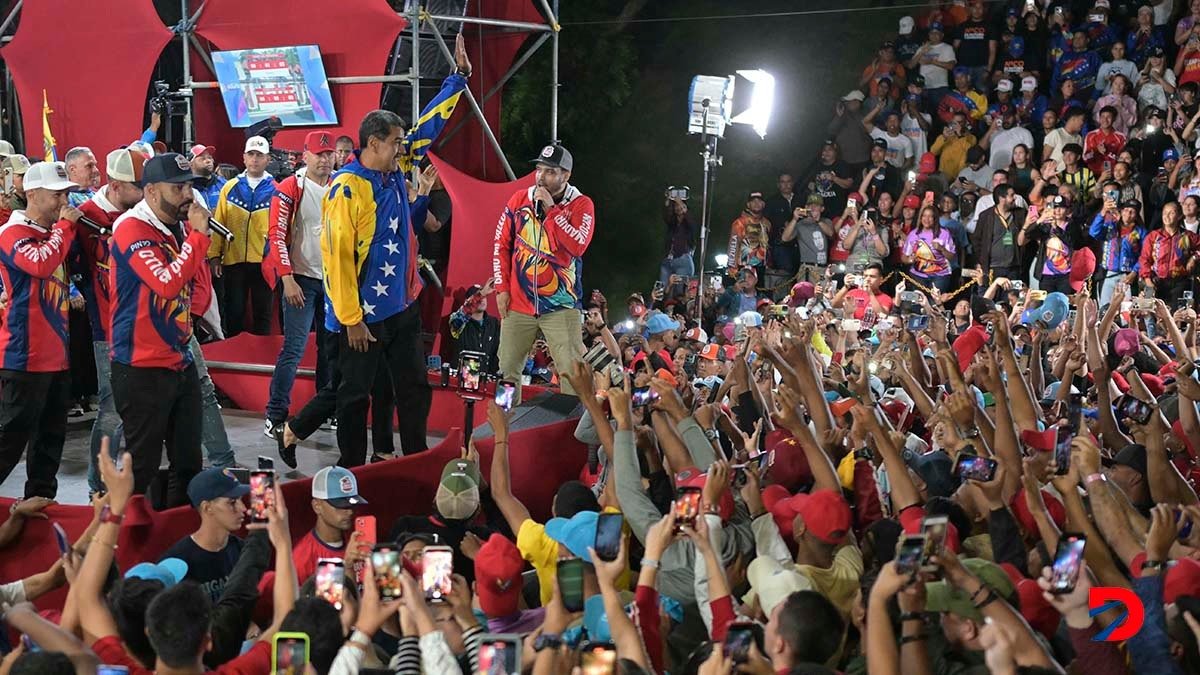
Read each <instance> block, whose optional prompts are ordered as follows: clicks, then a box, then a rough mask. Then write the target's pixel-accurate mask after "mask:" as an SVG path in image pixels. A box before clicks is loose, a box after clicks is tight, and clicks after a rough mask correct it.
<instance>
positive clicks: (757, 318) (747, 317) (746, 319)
mask: <svg viewBox="0 0 1200 675" xmlns="http://www.w3.org/2000/svg"><path fill="white" fill-rule="evenodd" d="M734 323H740V324H742V325H743V326H746V327H747V328H762V315H761V314H759V313H758V312H751V311H749V310H747V311H745V312H742V313H741V314H739V315H738V317H737V318H736V319H734Z"/></svg>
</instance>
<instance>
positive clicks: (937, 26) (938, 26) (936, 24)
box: [929, 21, 946, 33]
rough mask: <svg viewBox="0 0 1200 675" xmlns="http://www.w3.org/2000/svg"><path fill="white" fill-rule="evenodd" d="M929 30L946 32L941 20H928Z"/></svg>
mask: <svg viewBox="0 0 1200 675" xmlns="http://www.w3.org/2000/svg"><path fill="white" fill-rule="evenodd" d="M929 30H930V31H931V32H932V31H935V30H936V31H937V32H939V33H945V32H946V28H945V27H944V26H942V22H941V21H930V22H929Z"/></svg>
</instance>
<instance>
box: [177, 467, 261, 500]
mask: <svg viewBox="0 0 1200 675" xmlns="http://www.w3.org/2000/svg"><path fill="white" fill-rule="evenodd" d="M248 492H250V486H249V485H242V483H241V482H240V481H239V480H238V479H237V477H236V476H234V475H233V472H232V471H230V470H229V469H205V470H204V471H201V472H200V473H198V474H196V475H195V476H193V477H192V480H191V482H190V483H188V488H187V493H188V500H189V501H190V502H192V506H194V507H197V508H199V506H200V503H201V502H207V501H212V500H214V499H221V498H222V497H228V498H229V499H238V498H239V497H241V496H242V495H244V494H246V493H248Z"/></svg>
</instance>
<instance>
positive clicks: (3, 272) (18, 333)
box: [0, 211, 75, 373]
mask: <svg viewBox="0 0 1200 675" xmlns="http://www.w3.org/2000/svg"><path fill="white" fill-rule="evenodd" d="M74 237H75V225H74V224H73V223H72V222H71V221H69V220H60V221H58V222H57V223H55V224H54V227H52V228H46V227H42V226H41V225H39V224H37V223H35V222H33V221H32V220H30V219H29V218H27V217H26V215H25V212H24V211H13V212H12V215H10V216H9V218H8V222H7V223H5V224H4V225H3V226H2V227H0V280H2V281H3V284H4V290H5V291H7V292H8V309H7V310H5V313H4V322H3V324H0V368H2V369H4V370H20V371H27V372H37V373H48V372H49V373H52V372H58V371H62V370H66V369H67V368H68V367H69V366H70V363H69V361H68V358H67V345H68V337H67V325H68V323H67V312H68V311H69V300H70V295H71V288H70V285H69V283H68V280H67V265H66V262H67V253H68V251H69V249H70V242H71V240H72V239H74Z"/></svg>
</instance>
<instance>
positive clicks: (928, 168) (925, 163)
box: [917, 152, 937, 175]
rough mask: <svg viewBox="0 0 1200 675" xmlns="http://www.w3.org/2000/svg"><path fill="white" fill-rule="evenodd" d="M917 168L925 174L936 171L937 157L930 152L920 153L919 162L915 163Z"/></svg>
mask: <svg viewBox="0 0 1200 675" xmlns="http://www.w3.org/2000/svg"><path fill="white" fill-rule="evenodd" d="M917 170H918V171H920V172H921V173H923V174H926V175H929V174H932V173H933V172H934V171H937V157H936V156H935V155H934V154H933V153H932V152H927V153H925V154H923V155H921V162H920V164H918V165H917Z"/></svg>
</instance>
